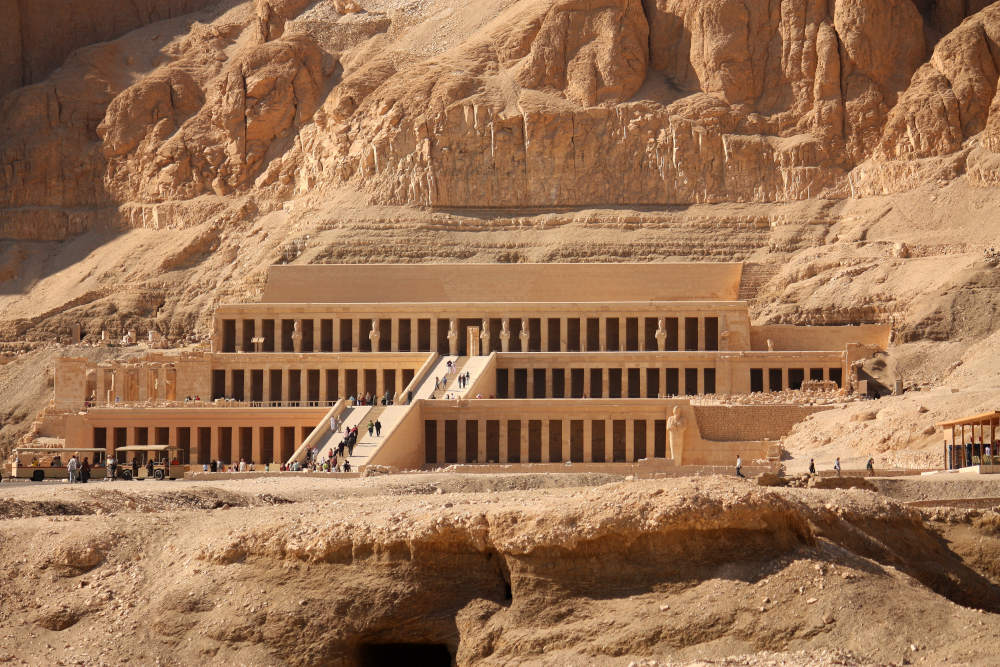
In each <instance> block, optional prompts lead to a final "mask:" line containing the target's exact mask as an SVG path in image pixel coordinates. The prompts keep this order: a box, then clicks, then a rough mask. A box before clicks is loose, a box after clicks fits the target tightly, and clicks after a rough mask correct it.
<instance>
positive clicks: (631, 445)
mask: <svg viewBox="0 0 1000 667" xmlns="http://www.w3.org/2000/svg"><path fill="white" fill-rule="evenodd" d="M426 421H434V422H436V425H435V429H434V431H435V433H436V441H435V442H434V443H425V451H426V453H427V455H428V456H427V458H428V461H427V463H491V462H492V463H511V462H521V463H561V462H564V461H569V460H571V451H572V444H573V443H572V428H571V426H572V422H574V421H582V422H583V429H582V443H581V444H582V448H583V457H582V461H581V462H584V463H591V462H595V460H594V439H593V435H594V428H593V424H594V422H603V434H604V461H605V462H612V461H614V423H615V421H623V422H625V459H624V460H625V461H628V462H632V461H635V460H637V459H638V458H652V457H653V456H654V455H657V454H659V455H660V456H662V457H667V456H669V455H670V452H669V447H668V445H667V436H666V426H665V420H658V419H622V420H615V419H602V420H594V419H583V420H571V419H561V420H551V419H541V420H528V419H522V420H516V419H515V420H507V419H501V420H486V419H478V420H476V419H457V420H445V419H436V420H426ZM448 421H453V422H456V426H457V438H456V440H457V443H456V456H455V457H453V458H454V460H450V457H447V456H446V439H445V438H446V436H445V429H446V423H447V422H448ZM487 421H498V422H499V423H498V427H499V437H498V453H499V459H500V460H499V461H490V460H489V459H488V458H487V442H486V432H487ZM532 421H540V422H541V436H540V442H541V447H540V449H541V451H540V456H538V457H536V459H535V460H532V457H531V451H530V449H531V447H530V445H531V441H530V424H531V422H532ZM468 422H476V453H475V456H474V457H473V456H470V455H469V452H468V447H467V437H466V433H467V432H468V425H467V424H468ZM553 422H559V423H560V424H561V427H560V431H561V434H560V439H559V450H560V453H561V456H560V457H558V458H555V457H552V450H551V448H550V446H549V445H550V442H549V441H550V436H551V429H552V423H553ZM658 422H659V428H658V427H657V426H658V424H657V423H658ZM515 423H517V424H519V427H518V428H519V429H520V436H519V438H518V440H517V442H516V443H515V444H516V451H517V454H518V455H517V457H511V453H512V452H511V451H510V449H511V448H510V447H509V442H508V441H509V437H508V436H509V434H510V430H511V425H512V424H515ZM638 423H644V424H645V452H643V453H642V456H637V453H636V436H635V434H636V424H638ZM426 432H427V429H426V428H425V433H426ZM431 452H433V453H434V456H433V458H434V460H429V459H430V458H431V456H430V455H431Z"/></svg>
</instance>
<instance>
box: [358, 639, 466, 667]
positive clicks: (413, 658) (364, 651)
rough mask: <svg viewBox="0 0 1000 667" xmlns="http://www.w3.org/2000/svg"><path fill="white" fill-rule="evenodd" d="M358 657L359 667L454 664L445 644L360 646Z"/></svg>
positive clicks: (432, 666)
mask: <svg viewBox="0 0 1000 667" xmlns="http://www.w3.org/2000/svg"><path fill="white" fill-rule="evenodd" d="M358 657H359V660H358V663H359V664H360V665H361V667H382V666H383V665H400V664H406V665H413V666H414V667H451V665H453V664H454V660H453V659H452V656H451V651H449V650H448V646H447V645H446V644H362V645H361V648H360V651H359V656H358Z"/></svg>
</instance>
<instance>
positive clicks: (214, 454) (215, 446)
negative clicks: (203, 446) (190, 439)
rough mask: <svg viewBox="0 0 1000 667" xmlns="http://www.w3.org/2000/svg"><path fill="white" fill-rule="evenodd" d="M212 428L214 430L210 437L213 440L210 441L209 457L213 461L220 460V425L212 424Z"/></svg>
mask: <svg viewBox="0 0 1000 667" xmlns="http://www.w3.org/2000/svg"><path fill="white" fill-rule="evenodd" d="M210 430H211V432H212V435H211V437H210V441H211V442H210V444H209V448H208V451H209V454H208V455H209V458H210V459H211V460H212V461H218V460H219V427H218V426H212V427H211V429H210Z"/></svg>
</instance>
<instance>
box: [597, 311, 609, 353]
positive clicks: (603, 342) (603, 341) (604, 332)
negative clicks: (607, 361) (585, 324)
mask: <svg viewBox="0 0 1000 667" xmlns="http://www.w3.org/2000/svg"><path fill="white" fill-rule="evenodd" d="M597 326H598V331H599V334H600V345H599V346H598V347H599V348H600V351H601V352H605V351H607V349H608V318H606V317H604V316H601V317H600V318H598V320H597Z"/></svg>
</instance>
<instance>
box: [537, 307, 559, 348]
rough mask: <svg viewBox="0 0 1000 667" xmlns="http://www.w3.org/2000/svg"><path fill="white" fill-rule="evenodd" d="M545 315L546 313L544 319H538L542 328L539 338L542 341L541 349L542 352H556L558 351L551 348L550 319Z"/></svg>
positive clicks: (543, 315) (543, 314)
mask: <svg viewBox="0 0 1000 667" xmlns="http://www.w3.org/2000/svg"><path fill="white" fill-rule="evenodd" d="M545 315H546V314H545V313H542V317H540V318H538V321H539V323H540V327H541V333H540V334H539V336H540V337H541V339H542V341H541V345H540V346H539V348H540V349H541V351H542V352H555V351H556V350H553V349H550V348H549V318H548V317H546V316H545Z"/></svg>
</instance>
